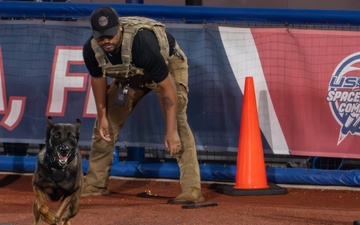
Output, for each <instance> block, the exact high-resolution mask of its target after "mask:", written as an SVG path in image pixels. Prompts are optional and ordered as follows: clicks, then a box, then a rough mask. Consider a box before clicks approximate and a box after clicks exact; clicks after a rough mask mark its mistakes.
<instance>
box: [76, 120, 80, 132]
mask: <svg viewBox="0 0 360 225" xmlns="http://www.w3.org/2000/svg"><path fill="white" fill-rule="evenodd" d="M75 126H76V129H78V130H79V129H80V126H81V120H80V119H76V123H75Z"/></svg>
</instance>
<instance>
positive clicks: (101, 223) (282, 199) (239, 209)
mask: <svg viewBox="0 0 360 225" xmlns="http://www.w3.org/2000/svg"><path fill="white" fill-rule="evenodd" d="M31 179H32V175H31V174H30V175H21V174H0V225H1V224H2V223H10V224H13V225H30V224H33V215H32V211H31V210H32V209H31V205H32V201H33V192H32V186H31ZM213 187H214V184H211V183H203V195H204V197H205V198H206V202H207V203H210V202H217V203H218V206H213V207H206V208H197V209H182V208H181V205H170V204H167V199H166V198H140V197H137V196H136V194H137V193H140V192H143V191H145V190H151V192H152V193H154V194H157V195H161V196H169V197H170V196H175V195H176V194H178V193H179V192H180V190H181V189H180V187H179V184H178V182H173V181H162V180H138V179H136V180H134V179H125V178H124V179H121V178H117V179H111V180H110V187H109V189H110V192H111V195H110V196H106V197H86V198H82V199H81V205H80V212H79V213H78V215H77V216H76V217H75V218H73V219H72V225H120V224H126V225H131V224H149V225H169V224H170V225H175V224H186V225H192V224H193V225H202V224H204V225H210V224H219V225H220V224H221V225H225V224H229V225H230V224H231V225H232V224H234V225H235V224H236V225H237V224H241V225H242V224H244V225H252V224H254V225H255V224H256V225H261V224H266V225H307V224H308V225H310V224H311V225H320V224H324V225H325V224H326V225H351V224H353V221H354V220H360V199H359V194H360V192H358V191H355V190H329V189H300V188H293V187H287V188H286V189H287V191H288V193H287V194H281V195H263V196H228V195H224V194H221V193H218V192H216V191H215V190H214V188H213ZM57 205H58V203H57V202H55V203H50V206H51V208H52V209H53V210H55V209H56V207H57ZM40 224H44V225H45V223H44V222H41V223H40Z"/></svg>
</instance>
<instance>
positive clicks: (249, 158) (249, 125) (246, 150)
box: [218, 77, 287, 195]
mask: <svg viewBox="0 0 360 225" xmlns="http://www.w3.org/2000/svg"><path fill="white" fill-rule="evenodd" d="M218 191H220V192H222V193H224V194H228V195H269V194H285V193H287V190H286V189H284V188H281V187H279V186H277V185H274V184H268V182H267V177H266V169H265V160H264V154H263V148H262V142H261V133H260V124H259V119H258V112H257V106H256V97H255V89H254V80H253V78H252V77H246V78H245V90H244V98H243V106H242V114H241V125H240V135H239V149H238V157H237V165H236V177H235V186H232V187H230V186H220V187H218Z"/></svg>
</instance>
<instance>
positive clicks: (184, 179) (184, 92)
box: [86, 44, 201, 191]
mask: <svg viewBox="0 0 360 225" xmlns="http://www.w3.org/2000/svg"><path fill="white" fill-rule="evenodd" d="M175 48H177V49H178V51H179V52H180V53H181V55H182V56H183V58H184V59H183V60H181V59H180V58H179V57H177V56H176V55H172V56H171V57H170V59H169V65H168V67H169V71H170V73H171V75H172V77H173V79H174V81H175V84H176V88H177V98H178V114H177V126H178V132H179V136H180V139H181V146H182V149H181V150H180V154H179V155H178V156H177V162H178V165H179V168H180V185H181V187H182V189H183V191H186V190H188V189H189V188H198V189H200V188H201V186H200V185H201V184H200V171H199V164H198V159H197V153H196V148H195V141H194V136H193V134H192V131H191V129H190V127H189V124H188V122H187V115H186V109H187V103H188V98H187V96H188V91H189V88H188V64H187V57H186V56H185V54H184V53H183V51H182V50H181V49H180V48H179V46H178V45H177V44H176V47H175ZM146 87H147V88H130V89H129V92H128V96H127V99H126V102H125V106H123V107H121V106H118V105H115V104H114V97H115V92H116V89H117V85H116V84H115V82H112V83H111V84H110V85H109V88H108V96H107V97H108V103H107V107H108V111H107V113H108V120H109V129H110V137H111V140H114V141H113V142H107V141H105V140H103V139H102V138H101V137H100V135H99V132H98V130H97V127H96V126H97V121H95V127H94V131H93V137H92V146H91V151H90V157H89V168H88V172H87V175H86V183H87V184H89V185H92V186H95V187H99V188H106V187H107V186H108V179H109V176H110V169H111V166H112V159H113V152H114V148H115V142H116V140H117V139H118V136H119V130H120V129H121V128H122V127H123V125H124V123H125V121H126V119H127V117H128V116H129V115H130V113H131V112H132V111H133V109H134V107H135V106H136V104H137V103H138V102H139V101H140V100H141V99H142V98H143V97H144V96H145V95H146V94H147V93H148V92H149V91H151V90H154V91H155V92H157V91H158V87H157V85H156V84H155V83H152V84H149V85H146Z"/></svg>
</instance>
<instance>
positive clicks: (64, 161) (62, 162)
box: [58, 154, 68, 164]
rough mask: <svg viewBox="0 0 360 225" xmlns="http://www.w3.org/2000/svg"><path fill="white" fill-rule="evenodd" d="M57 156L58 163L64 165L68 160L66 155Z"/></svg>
mask: <svg viewBox="0 0 360 225" xmlns="http://www.w3.org/2000/svg"><path fill="white" fill-rule="evenodd" d="M58 156H59V162H60V163H61V164H65V163H66V162H67V160H68V157H67V155H61V154H58Z"/></svg>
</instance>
